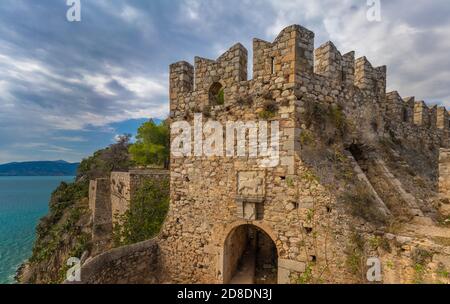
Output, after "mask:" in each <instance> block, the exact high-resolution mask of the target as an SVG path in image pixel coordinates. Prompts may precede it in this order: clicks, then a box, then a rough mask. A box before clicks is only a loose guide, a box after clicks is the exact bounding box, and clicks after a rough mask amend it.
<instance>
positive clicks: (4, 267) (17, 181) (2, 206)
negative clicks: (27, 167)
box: [0, 176, 75, 284]
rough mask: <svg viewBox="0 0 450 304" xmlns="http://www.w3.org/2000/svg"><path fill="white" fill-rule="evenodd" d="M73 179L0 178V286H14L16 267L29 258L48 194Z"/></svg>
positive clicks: (45, 207) (50, 177)
mask: <svg viewBox="0 0 450 304" xmlns="http://www.w3.org/2000/svg"><path fill="white" fill-rule="evenodd" d="M74 179H75V177H73V176H42V177H39V176H30V177H2V176H0V284H14V283H15V280H14V276H15V274H16V270H17V268H18V267H19V266H20V265H21V264H22V263H23V262H24V261H26V260H27V259H28V258H29V257H30V256H31V252H32V248H33V243H34V240H35V228H36V225H37V223H38V222H39V219H40V218H42V217H43V216H44V215H46V214H47V212H48V204H49V200H50V196H51V194H52V192H53V191H54V190H55V189H56V187H58V185H59V184H60V183H61V182H62V181H65V182H72V181H74Z"/></svg>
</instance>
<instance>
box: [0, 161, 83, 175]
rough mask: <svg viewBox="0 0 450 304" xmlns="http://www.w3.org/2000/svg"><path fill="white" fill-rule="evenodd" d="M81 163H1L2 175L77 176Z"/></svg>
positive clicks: (0, 171) (0, 173) (0, 172)
mask: <svg viewBox="0 0 450 304" xmlns="http://www.w3.org/2000/svg"><path fill="white" fill-rule="evenodd" d="M79 165H80V164H79V163H68V162H66V161H63V160H58V161H31V162H21V163H9V164H3V165H0V176H75V175H76V174H77V169H78V166H79Z"/></svg>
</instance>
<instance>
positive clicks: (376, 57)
mask: <svg viewBox="0 0 450 304" xmlns="http://www.w3.org/2000/svg"><path fill="white" fill-rule="evenodd" d="M81 5H82V7H81V18H82V19H81V22H74V23H70V22H68V21H67V19H66V11H67V9H68V8H69V7H68V6H66V0H39V1H36V0H1V1H0V163H5V162H10V161H25V160H57V159H65V160H68V161H79V160H80V159H82V158H83V157H85V156H87V155H89V154H91V153H92V152H94V151H95V150H97V149H99V148H101V147H104V146H106V145H108V144H111V143H112V142H114V138H115V136H116V135H117V134H122V133H125V132H127V133H134V132H135V130H136V128H137V127H138V126H139V125H140V124H141V123H142V122H143V121H145V120H147V119H149V118H151V117H153V118H164V117H165V116H166V115H167V113H168V94H167V92H168V88H167V86H168V80H167V79H168V66H169V64H170V63H172V62H176V61H178V60H187V61H190V62H192V61H193V57H194V56H196V55H199V56H203V57H210V58H216V57H218V56H219V55H220V54H221V53H222V52H223V51H225V50H226V49H227V48H228V47H229V46H231V45H232V44H234V43H235V42H238V41H239V42H241V43H243V44H244V45H245V46H246V47H247V48H248V50H249V52H250V56H251V41H252V39H253V38H254V37H258V38H262V39H266V40H269V41H272V40H273V39H274V38H275V37H276V35H277V34H278V33H279V32H280V31H281V30H282V29H283V27H285V26H287V25H290V24H294V23H296V24H301V25H303V26H305V27H307V28H309V29H310V30H312V31H314V32H315V33H316V42H315V43H316V47H318V46H319V45H320V44H322V43H324V42H326V41H328V40H332V41H333V42H334V43H335V44H336V45H337V47H338V48H339V49H340V50H341V52H347V51H351V50H355V51H356V54H357V56H363V55H365V56H367V57H368V58H369V60H370V61H371V62H372V63H373V64H374V65H383V64H386V65H388V87H389V89H390V90H398V91H399V92H400V94H401V95H403V96H410V95H415V96H416V97H417V98H419V99H424V100H426V101H428V102H429V103H439V104H444V105H446V106H448V107H450V85H449V79H450V59H449V50H450V18H448V16H450V3H449V1H448V0H432V1H430V0H416V1H408V0H394V1H393V0H389V1H387V0H384V1H383V0H381V21H380V22H369V21H368V20H367V18H366V13H367V10H368V6H367V1H366V0H336V1H331V0H320V1H319V0H291V1H288V0H286V1H280V0H261V1H258V0H227V1H223V0H203V1H201V0H180V1H172V0H171V1H166V0H164V1H163V0H161V1H155V0H152V1H150V0H141V1H139V0H128V1H126V0H81ZM250 58H251V57H250Z"/></svg>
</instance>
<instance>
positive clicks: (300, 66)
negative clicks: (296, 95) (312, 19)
mask: <svg viewBox="0 0 450 304" xmlns="http://www.w3.org/2000/svg"><path fill="white" fill-rule="evenodd" d="M313 53H314V33H313V32H311V31H310V30H308V29H306V28H304V27H302V26H300V25H292V26H289V27H286V28H285V29H283V30H282V31H281V33H280V34H279V35H278V36H277V38H276V39H275V40H274V41H273V42H272V43H270V42H267V41H264V40H261V39H257V38H255V39H253V79H260V78H264V77H265V78H269V77H271V76H273V75H275V76H277V77H285V78H287V79H286V82H289V83H293V82H295V77H296V75H300V74H302V73H303V74H312V73H313V70H314V58H313Z"/></svg>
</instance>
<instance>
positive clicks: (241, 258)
mask: <svg viewBox="0 0 450 304" xmlns="http://www.w3.org/2000/svg"><path fill="white" fill-rule="evenodd" d="M222 263H223V272H222V275H223V282H224V283H225V284H228V283H231V284H253V283H257V284H265V283H268V284H269V283H270V284H275V283H277V268H278V266H277V263H278V252H277V247H276V244H275V242H274V240H273V239H272V238H271V237H270V236H269V234H268V233H266V232H265V231H264V230H263V229H262V228H260V227H258V226H256V225H252V224H243V225H239V226H237V227H235V228H234V229H232V230H231V231H230V233H229V234H228V235H227V237H226V239H225V241H224V247H223V262H222Z"/></svg>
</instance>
